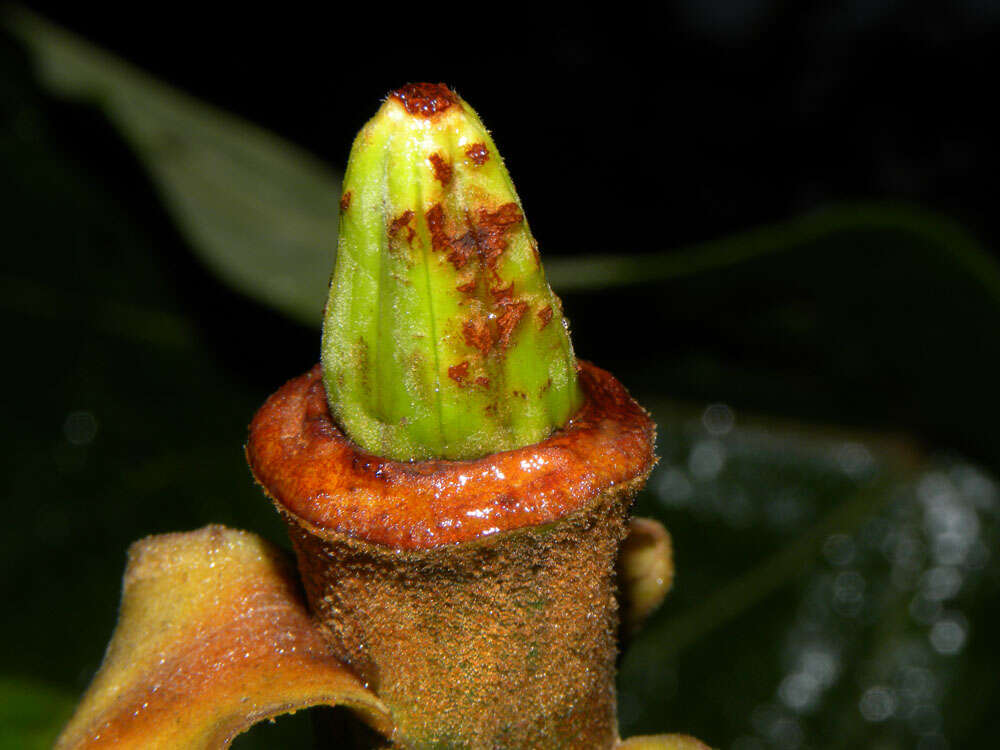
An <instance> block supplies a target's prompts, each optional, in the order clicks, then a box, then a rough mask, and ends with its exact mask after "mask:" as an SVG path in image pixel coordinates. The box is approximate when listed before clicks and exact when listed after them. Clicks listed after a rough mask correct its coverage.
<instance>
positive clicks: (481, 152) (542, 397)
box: [322, 83, 582, 460]
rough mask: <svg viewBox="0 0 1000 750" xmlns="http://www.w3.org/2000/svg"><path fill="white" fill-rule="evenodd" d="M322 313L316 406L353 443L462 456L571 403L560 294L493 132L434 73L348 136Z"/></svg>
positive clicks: (524, 440)
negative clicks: (322, 400)
mask: <svg viewBox="0 0 1000 750" xmlns="http://www.w3.org/2000/svg"><path fill="white" fill-rule="evenodd" d="M341 210H342V213H341V220H340V241H339V245H338V251H337V264H336V268H335V269H334V273H333V279H332V281H331V285H330V298H329V302H328V303H327V308H326V313H325V319H324V323H323V345H322V363H323V380H324V384H325V386H326V392H327V399H328V401H329V404H330V409H331V412H332V413H333V415H334V417H335V418H336V419H337V420H338V422H339V423H340V425H341V427H342V428H343V429H344V431H345V432H346V433H347V434H348V436H349V437H350V438H351V439H353V440H354V442H356V443H357V444H358V445H360V446H361V447H362V448H364V449H365V450H368V451H370V452H372V453H375V454H377V455H380V456H385V457H388V458H392V459H396V460H423V459H429V458H447V459H468V458H478V457H480V456H484V455H488V454H490V453H496V452H499V451H504V450H510V449H513V448H519V447H522V446H525V445H530V444H532V443H536V442H538V441H540V440H543V439H544V438H545V437H546V436H548V434H549V433H550V432H551V431H552V430H553V429H556V428H558V427H561V426H563V425H564V424H566V422H567V421H568V420H569V418H570V417H571V416H572V415H573V413H574V412H575V411H576V410H577V409H578V408H579V406H580V404H581V402H582V396H581V393H580V390H579V386H578V385H577V375H576V359H575V358H574V356H573V349H572V345H571V344H570V340H569V333H568V327H567V325H566V322H565V319H564V318H563V315H562V307H561V305H560V302H559V299H558V298H557V297H556V296H555V294H553V292H552V290H551V289H550V288H549V285H548V284H547V283H546V281H545V275H544V273H543V271H542V267H541V263H540V261H539V256H538V246H537V243H536V242H535V240H534V238H533V237H532V236H531V232H530V230H529V229H528V224H527V221H526V220H525V218H524V213H523V211H522V208H521V202H520V200H519V199H518V197H517V193H515V192H514V184H513V182H511V179H510V175H508V174H507V170H506V168H505V167H504V165H503V161H502V160H501V159H500V155H499V153H498V152H497V149H496V146H495V145H494V143H493V139H492V138H490V135H489V133H488V132H487V131H486V128H485V127H483V124H482V122H481V121H480V120H479V117H478V116H477V115H476V113H475V112H474V111H473V110H472V108H471V107H470V106H469V105H468V104H466V103H465V102H464V101H463V100H462V99H460V98H459V97H458V96H457V95H456V94H455V93H454V92H453V91H451V90H450V89H449V88H447V87H446V86H444V85H442V84H427V83H419V84H410V85H408V86H405V87H403V88H401V89H399V90H398V91H395V92H393V93H392V94H390V95H389V97H388V99H387V100H386V101H385V103H384V104H383V105H382V107H381V109H380V110H379V111H378V113H377V114H376V115H375V117H374V118H373V119H372V120H371V121H370V122H368V124H367V125H365V127H364V128H363V129H362V130H361V132H360V133H359V134H358V137H357V139H356V140H355V142H354V146H353V148H352V149H351V156H350V160H349V161H348V165H347V174H346V176H345V179H344V194H343V198H342V199H341Z"/></svg>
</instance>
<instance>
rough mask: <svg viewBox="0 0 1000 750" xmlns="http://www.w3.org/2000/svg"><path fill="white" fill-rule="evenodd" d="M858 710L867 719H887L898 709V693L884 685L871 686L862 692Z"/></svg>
mask: <svg viewBox="0 0 1000 750" xmlns="http://www.w3.org/2000/svg"><path fill="white" fill-rule="evenodd" d="M858 710H859V711H860V712H861V715H862V716H863V717H865V719H866V720H867V721H873V722H878V721H885V720H886V719H888V718H889V717H890V716H892V714H893V712H895V710H896V693H895V692H894V691H893V690H892V688H888V687H885V686H882V685H876V686H874V687H870V688H868V689H867V690H865V692H864V693H862V694H861V700H859V701H858Z"/></svg>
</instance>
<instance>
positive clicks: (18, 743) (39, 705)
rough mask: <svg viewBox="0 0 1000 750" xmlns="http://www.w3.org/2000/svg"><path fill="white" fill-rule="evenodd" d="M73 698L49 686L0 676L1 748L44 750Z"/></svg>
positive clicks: (71, 706)
mask: <svg viewBox="0 0 1000 750" xmlns="http://www.w3.org/2000/svg"><path fill="white" fill-rule="evenodd" d="M75 702H76V697H75V696H74V695H73V694H72V693H70V692H68V691H66V690H61V689H59V688H56V687H53V686H51V685H46V684H43V683H40V682H35V681H32V680H23V679H17V678H13V677H0V749H2V750H36V749H37V750H47V749H48V748H50V747H52V743H53V742H55V739H56V735H57V734H58V733H59V728H60V727H61V726H62V725H63V724H64V723H65V722H66V720H67V719H68V718H69V715H70V714H71V713H72V711H73V704H74V703H75Z"/></svg>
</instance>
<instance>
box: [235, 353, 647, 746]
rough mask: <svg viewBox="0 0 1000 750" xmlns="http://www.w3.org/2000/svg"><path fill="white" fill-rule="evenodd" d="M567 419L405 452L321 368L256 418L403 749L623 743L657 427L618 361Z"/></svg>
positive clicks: (336, 633) (283, 506)
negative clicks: (410, 457) (532, 439)
mask: <svg viewBox="0 0 1000 750" xmlns="http://www.w3.org/2000/svg"><path fill="white" fill-rule="evenodd" d="M580 379H581V384H582V385H583V389H584V393H585V395H586V398H587V401H586V403H585V405H584V407H583V409H582V410H581V411H580V412H579V413H578V414H577V416H576V418H575V419H574V420H573V421H572V422H571V423H570V424H569V425H567V427H566V428H564V429H563V430H559V431H557V432H556V433H554V434H553V435H552V436H551V437H550V438H549V439H547V440H545V441H542V442H541V443H538V444H536V445H533V446H527V447H525V448H521V449H518V450H514V451H507V452H505V453H500V454H495V455H493V456H488V457H486V458H483V459H477V460H475V461H454V462H451V461H436V462H435V461H428V462H424V463H422V464H409V463H400V462H392V461H388V460H386V459H379V458H377V457H375V456H372V455H371V454H367V453H365V452H363V451H361V450H360V449H358V448H357V447H356V446H354V445H353V444H352V443H350V441H348V440H347V439H346V438H345V437H344V436H343V435H342V433H340V431H339V430H338V429H337V428H336V426H335V425H334V424H333V422H332V421H331V420H330V418H329V414H328V412H327V411H326V409H325V400H324V398H323V392H322V388H321V386H319V387H317V386H318V384H319V373H318V372H317V371H315V370H314V371H313V372H312V373H310V374H308V375H306V376H303V377H302V378H298V379H296V380H293V381H291V382H290V383H288V384H287V385H286V386H285V387H284V388H282V389H281V390H279V391H278V392H277V393H276V394H274V396H272V397H271V399H270V400H269V401H268V402H267V404H265V406H264V407H263V408H262V409H261V411H260V412H259V413H258V415H257V417H256V418H255V419H254V423H253V425H252V426H251V437H250V442H249V444H248V448H247V453H248V457H249V460H250V464H251V467H252V468H253V470H254V474H255V476H256V477H257V479H258V481H259V482H260V483H261V484H262V485H263V486H264V488H265V490H266V491H267V492H268V494H269V495H270V496H271V497H272V498H273V499H274V500H275V502H276V504H277V506H278V508H279V510H280V511H281V512H282V514H283V515H284V517H285V518H286V520H287V521H288V523H289V530H290V534H291V537H292V541H293V543H294V545H295V548H296V552H297V554H298V559H299V567H300V571H301V573H302V578H303V581H304V583H305V587H306V593H307V596H308V599H309V601H310V604H311V607H312V609H313V611H314V614H315V616H316V617H317V619H318V620H319V621H320V622H321V623H322V625H323V627H324V629H325V631H326V632H327V634H328V637H329V640H330V643H331V646H332V647H333V649H334V651H335V652H336V653H337V655H338V656H339V657H340V658H341V659H342V660H344V661H345V662H346V663H347V664H349V665H350V666H351V667H352V668H353V669H354V670H355V671H356V673H357V674H358V675H359V676H360V677H361V678H362V679H363V680H364V681H365V682H366V683H367V684H368V686H369V687H370V688H371V689H372V690H374V691H375V692H376V693H377V694H378V696H379V698H380V699H381V700H382V701H383V702H384V703H385V704H386V706H388V708H389V710H390V711H391V713H392V716H393V720H394V722H395V723H396V726H397V730H396V734H395V735H394V736H393V738H392V741H393V742H394V743H395V745H396V746H399V747H407V748H439V747H449V748H450V747H458V748H497V747H504V748H553V747H563V748H588V749H593V748H611V747H613V746H614V744H615V743H616V742H617V727H616V721H615V696H614V661H615V652H616V647H615V634H616V628H617V605H616V580H615V561H616V558H617V555H618V548H619V545H620V543H621V541H622V539H623V537H624V534H625V519H626V516H627V510H628V505H629V503H630V501H631V498H632V497H633V495H634V494H635V492H636V491H637V490H638V488H639V486H641V484H642V483H643V482H644V481H645V478H646V476H647V474H648V472H649V470H650V469H651V467H652V464H653V461H654V457H653V453H652V447H653V426H652V423H651V422H650V421H649V419H648V417H647V416H646V414H645V412H643V411H642V409H641V408H640V407H639V406H638V405H636V404H635V402H634V401H632V400H631V398H630V397H629V396H628V394H627V393H626V392H625V390H624V389H623V388H622V387H621V385H620V384H618V383H617V381H615V380H614V378H613V377H611V376H610V375H609V374H608V373H605V372H603V371H601V370H598V369H597V368H595V367H592V366H590V365H583V368H582V370H581V374H580Z"/></svg>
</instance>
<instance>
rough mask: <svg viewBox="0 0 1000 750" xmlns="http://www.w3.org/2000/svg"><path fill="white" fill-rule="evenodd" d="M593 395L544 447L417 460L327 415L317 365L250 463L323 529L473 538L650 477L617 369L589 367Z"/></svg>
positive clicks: (371, 537) (263, 421)
mask: <svg viewBox="0 0 1000 750" xmlns="http://www.w3.org/2000/svg"><path fill="white" fill-rule="evenodd" d="M580 384H581V386H582V387H583V391H584V394H585V397H586V401H585V403H584V405H583V407H582V408H581V409H580V411H579V412H578V413H577V414H576V415H575V416H574V417H573V419H572V420H571V421H570V423H569V424H568V425H566V427H564V428H563V429H560V430H557V431H556V432H554V433H553V434H552V435H551V436H550V437H549V438H547V439H546V440H543V441H542V442H540V443H536V444H534V445H529V446H526V447H524V448H518V449H515V450H510V451H504V452H501V453H495V454H492V455H489V456H485V457H483V458H479V459H475V460H468V461H446V460H430V461H422V462H415V463H408V462H400V461H393V460H390V459H386V458H380V457H378V456H375V455H373V454H371V453H368V452H366V451H364V450H362V449H360V448H358V447H357V446H356V445H355V444H354V443H353V442H351V441H350V440H349V439H348V438H346V437H345V436H344V434H343V433H342V432H341V431H340V429H339V428H338V427H337V426H336V424H335V423H334V422H333V420H332V419H331V418H330V413H329V409H328V407H327V402H326V395H325V392H324V390H323V382H322V378H321V373H320V368H319V366H318V365H317V366H316V367H314V368H313V369H312V370H310V371H309V372H308V373H306V374H305V375H302V376H300V377H298V378H295V379H294V380H291V381H289V382H288V383H286V384H285V385H284V386H283V387H282V388H280V389H279V390H278V391H276V392H275V393H274V394H272V395H271V397H270V398H269V399H268V400H267V402H266V403H265V404H264V405H263V406H262V407H261V409H260V410H259V411H258V412H257V414H256V416H255V417H254V419H253V422H252V423H251V425H250V439H249V441H248V444H247V458H248V460H249V463H250V467H251V469H252V471H253V473H254V476H255V478H256V479H257V481H258V482H259V483H260V484H261V485H262V486H263V487H264V489H265V491H266V492H267V493H268V495H270V496H271V498H272V499H273V500H275V502H276V503H277V504H278V506H279V508H281V509H283V510H284V511H286V512H288V513H290V514H292V515H293V516H294V517H296V518H297V519H298V520H299V521H300V522H305V524H307V525H308V526H310V527H312V530H313V532H314V533H318V534H321V535H322V534H324V533H328V534H344V535H347V536H351V537H354V538H356V539H359V540H361V541H365V542H368V543H372V544H377V545H383V546H388V547H394V548H397V549H402V550H419V549H429V548H432V547H437V546H441V545H445V544H454V543H457V542H464V541H471V540H473V539H477V538H481V537H485V536H489V535H491V534H494V533H497V532H501V531H511V530H514V529H518V528H524V527H527V526H535V525H538V524H543V523H548V522H551V521H554V520H557V519H559V518H562V517H564V516H567V515H569V514H571V513H574V512H576V511H580V510H583V509H585V508H586V507H588V506H589V504H590V503H592V502H593V501H594V500H595V499H596V497H597V496H598V495H599V494H600V493H602V492H604V491H607V490H609V489H610V488H612V487H615V486H617V485H620V484H622V483H627V482H630V481H632V480H635V479H639V478H644V477H645V475H646V474H647V473H648V472H649V470H650V469H651V468H652V466H653V463H654V462H655V456H654V454H653V444H654V440H655V426H654V425H653V422H652V420H651V419H650V418H649V415H648V414H647V413H646V412H645V411H644V410H643V409H642V407H641V406H639V405H638V404H637V403H636V402H635V401H634V400H633V399H632V398H631V396H629V394H628V392H627V391H626V390H625V388H624V387H623V386H622V385H621V384H620V383H619V382H618V381H617V380H616V379H615V378H614V376H612V375H611V374H610V373H608V372H606V371H604V370H601V369H599V368H597V367H595V366H594V365H591V364H589V363H586V362H581V363H580Z"/></svg>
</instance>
